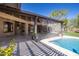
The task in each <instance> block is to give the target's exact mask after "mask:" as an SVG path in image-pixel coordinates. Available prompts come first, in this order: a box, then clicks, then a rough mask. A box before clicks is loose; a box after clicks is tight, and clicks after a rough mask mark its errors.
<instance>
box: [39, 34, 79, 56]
mask: <svg viewBox="0 0 79 59" xmlns="http://www.w3.org/2000/svg"><path fill="white" fill-rule="evenodd" d="M63 37H67V38H76V39H79V37H73V36H65V35H64V36H63ZM57 38H61V37H60V36H56V37H53V39H52V38H47V39H43V40H41V41H40V42H42V43H44V44H46V45H48V46H50V47H52V48H55V49H57V50H58V51H60V52H62V53H64V54H66V55H68V56H79V55H78V54H76V53H74V52H72V51H70V50H68V49H65V48H62V47H60V46H58V45H56V44H53V43H50V42H49V41H51V40H56V39H57Z"/></svg>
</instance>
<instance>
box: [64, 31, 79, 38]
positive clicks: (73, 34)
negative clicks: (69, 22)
mask: <svg viewBox="0 0 79 59" xmlns="http://www.w3.org/2000/svg"><path fill="white" fill-rule="evenodd" d="M64 35H69V36H76V37H79V33H76V32H65V33H64Z"/></svg>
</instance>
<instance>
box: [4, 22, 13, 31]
mask: <svg viewBox="0 0 79 59" xmlns="http://www.w3.org/2000/svg"><path fill="white" fill-rule="evenodd" d="M4 32H13V23H11V22H4Z"/></svg>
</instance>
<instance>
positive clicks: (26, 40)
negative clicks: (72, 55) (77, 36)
mask: <svg viewBox="0 0 79 59" xmlns="http://www.w3.org/2000/svg"><path fill="white" fill-rule="evenodd" d="M50 35H51V34H50ZM45 36H46V35H45ZM47 36H48V35H47ZM12 37H13V36H12ZM12 37H11V36H10V37H7V39H6V38H0V41H1V42H3V43H2V44H3V47H5V46H6V45H7V44H8V41H9V39H11V38H12ZM13 38H14V39H15V40H16V48H15V51H14V53H13V54H14V56H66V55H65V54H63V53H62V52H60V51H58V50H56V49H54V48H51V47H49V46H47V45H45V44H43V43H41V42H40V41H38V42H36V41H34V40H32V39H31V37H30V36H14V37H13ZM41 38H42V37H41ZM1 39H2V40H1ZM4 40H5V42H4Z"/></svg>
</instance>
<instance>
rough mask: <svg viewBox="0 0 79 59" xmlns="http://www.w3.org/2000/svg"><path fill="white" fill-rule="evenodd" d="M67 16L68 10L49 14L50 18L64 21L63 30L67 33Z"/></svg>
mask: <svg viewBox="0 0 79 59" xmlns="http://www.w3.org/2000/svg"><path fill="white" fill-rule="evenodd" d="M67 14H68V10H65V9H62V10H55V11H53V12H52V13H51V14H50V17H51V18H54V19H57V20H62V21H64V30H65V31H67V23H68V19H67V18H66V15H67Z"/></svg>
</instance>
